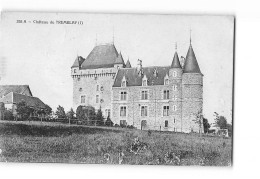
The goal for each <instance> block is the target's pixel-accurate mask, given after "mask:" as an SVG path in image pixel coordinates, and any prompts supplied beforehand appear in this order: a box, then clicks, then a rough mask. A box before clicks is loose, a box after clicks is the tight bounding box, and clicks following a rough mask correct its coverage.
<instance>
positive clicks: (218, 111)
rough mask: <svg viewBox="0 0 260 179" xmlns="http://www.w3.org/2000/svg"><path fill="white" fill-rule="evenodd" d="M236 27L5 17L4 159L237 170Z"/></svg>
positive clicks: (161, 18)
mask: <svg viewBox="0 0 260 179" xmlns="http://www.w3.org/2000/svg"><path fill="white" fill-rule="evenodd" d="M234 23H235V17H234V16H232V15H221V16H220V15H219V16H218V15H176V14H175V15H171V14H167V15H160V14H112V13H52V12H49V13H48V12H2V14H1V24H2V28H1V33H2V53H1V56H0V70H1V71H0V161H1V162H12V163H13V162H18V163H21V162H22V163H73V164H79V163H80V164H110V165H111V164H113V165H172V166H226V167H230V166H232V151H233V149H232V146H233V145H232V138H233V132H232V129H233V126H232V123H233V106H232V104H233V62H234V40H235V39H234V38H235V35H234V31H235V24H234Z"/></svg>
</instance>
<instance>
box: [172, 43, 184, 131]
mask: <svg viewBox="0 0 260 179" xmlns="http://www.w3.org/2000/svg"><path fill="white" fill-rule="evenodd" d="M169 82H170V86H171V90H170V101H169V106H170V116H171V120H170V123H171V124H170V125H171V126H173V129H172V130H173V131H176V132H181V121H182V119H181V118H182V103H181V98H182V92H181V91H182V67H181V64H180V60H179V56H178V53H177V45H176V47H175V53H174V57H173V60H172V64H171V67H170V69H169Z"/></svg>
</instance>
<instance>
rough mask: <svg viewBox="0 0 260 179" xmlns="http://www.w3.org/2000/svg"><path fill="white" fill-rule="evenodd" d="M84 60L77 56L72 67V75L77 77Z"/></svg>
mask: <svg viewBox="0 0 260 179" xmlns="http://www.w3.org/2000/svg"><path fill="white" fill-rule="evenodd" d="M84 60H85V59H84V58H83V57H81V56H77V57H76V59H75V61H74V63H73V65H72V66H71V75H77V74H78V72H79V70H80V68H81V64H82V63H83V62H84Z"/></svg>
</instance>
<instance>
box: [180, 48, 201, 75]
mask: <svg viewBox="0 0 260 179" xmlns="http://www.w3.org/2000/svg"><path fill="white" fill-rule="evenodd" d="M183 73H201V71H200V67H199V64H198V61H197V59H196V56H195V53H194V51H193V48H192V46H191V44H190V47H189V50H188V53H187V55H186V59H185V63H184V67H183Z"/></svg>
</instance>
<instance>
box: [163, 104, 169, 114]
mask: <svg viewBox="0 0 260 179" xmlns="http://www.w3.org/2000/svg"><path fill="white" fill-rule="evenodd" d="M163 116H169V106H163Z"/></svg>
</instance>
